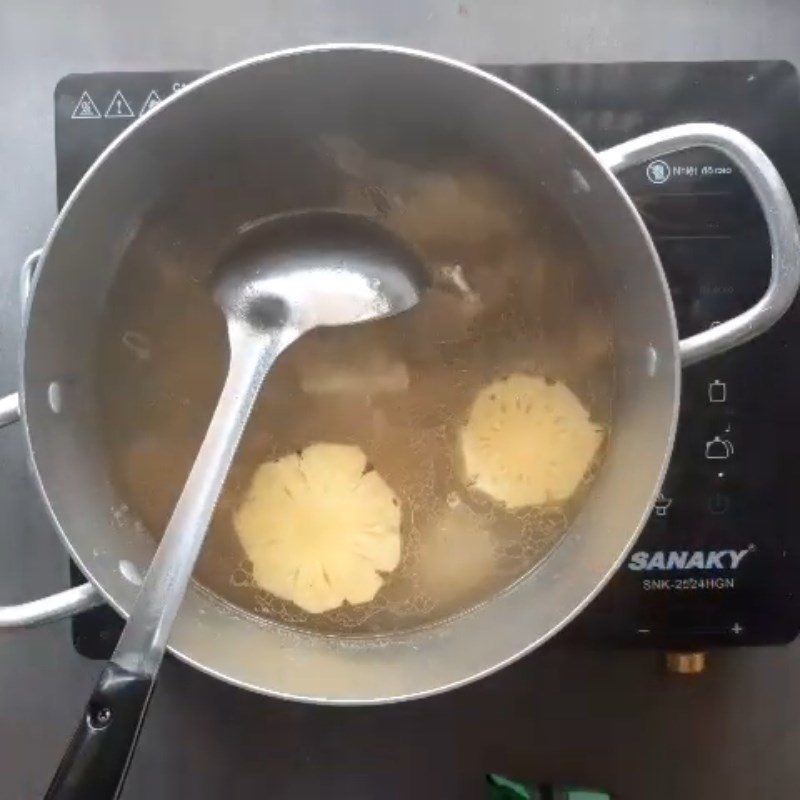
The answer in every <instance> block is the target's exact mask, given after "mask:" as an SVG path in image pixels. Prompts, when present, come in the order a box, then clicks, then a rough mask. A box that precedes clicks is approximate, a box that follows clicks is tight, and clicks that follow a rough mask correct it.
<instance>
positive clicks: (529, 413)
mask: <svg viewBox="0 0 800 800" xmlns="http://www.w3.org/2000/svg"><path fill="white" fill-rule="evenodd" d="M602 440H603V428H602V427H601V426H599V425H597V424H596V423H594V422H593V421H592V420H591V418H590V416H589V412H588V411H587V409H586V408H585V407H584V406H583V404H582V403H581V401H580V400H579V399H578V398H577V397H576V396H575V394H574V393H573V392H572V391H571V390H570V389H569V387H567V386H566V385H565V384H563V383H559V382H549V381H547V380H546V379H545V378H542V377H539V376H535V375H525V374H522V373H514V374H513V375H509V376H508V377H506V378H503V379H501V380H497V381H495V382H494V383H491V384H489V385H488V386H485V387H484V388H483V389H481V391H480V392H479V393H478V395H477V397H476V398H475V401H474V402H473V404H472V407H471V409H470V412H469V416H468V419H467V422H466V425H465V426H464V427H463V428H462V429H461V431H460V442H459V444H460V452H461V458H462V466H463V469H464V474H465V480H466V483H467V485H468V486H470V487H472V488H474V489H477V490H479V491H481V492H483V493H484V494H486V495H488V496H489V497H491V498H492V499H494V500H496V501H497V502H499V503H502V504H503V505H504V506H506V507H507V508H510V509H515V508H524V507H525V506H540V505H545V504H547V503H558V502H563V501H564V500H567V499H568V498H569V497H570V496H571V495H572V494H573V493H574V492H575V490H576V489H577V488H578V486H579V484H580V483H581V481H582V480H583V478H584V476H585V475H586V473H587V471H588V470H589V467H590V465H591V464H592V462H593V460H594V458H595V456H596V455H597V451H598V449H599V447H600V444H601V442H602Z"/></svg>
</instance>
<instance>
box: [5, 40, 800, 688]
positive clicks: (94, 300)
mask: <svg viewBox="0 0 800 800" xmlns="http://www.w3.org/2000/svg"><path fill="white" fill-rule="evenodd" d="M378 125H379V126H380V128H381V130H382V131H383V132H385V131H386V130H391V131H393V135H394V136H396V137H404V140H407V141H412V142H423V143H424V142H426V141H428V140H429V139H436V138H438V139H440V140H441V139H442V138H443V137H445V138H446V137H447V136H452V137H458V139H459V141H460V142H461V143H462V144H464V143H465V142H466V143H467V144H468V145H473V146H474V147H476V148H477V147H480V148H482V149H484V150H486V151H491V152H492V153H494V154H495V155H497V154H499V155H501V156H502V162H503V167H504V168H505V169H507V170H513V172H514V174H515V175H516V176H517V177H518V178H519V179H521V180H522V181H523V182H530V184H531V185H536V186H541V185H544V186H546V189H547V192H548V193H549V194H550V195H551V196H552V197H553V199H554V202H558V203H560V204H561V205H562V207H565V208H567V209H569V213H570V214H571V216H572V219H573V220H574V221H575V222H576V224H578V225H579V226H580V228H581V229H582V231H583V232H584V235H585V236H586V237H587V239H588V240H589V244H590V245H591V247H592V249H593V251H594V252H596V253H601V254H602V259H600V263H601V266H602V267H603V270H604V274H603V276H602V277H603V280H604V282H605V284H606V286H607V287H608V290H609V293H610V296H611V298H612V303H613V309H612V311H613V320H614V334H615V348H616V358H617V377H616V387H615V398H614V408H615V411H614V415H615V417H614V427H613V435H612V438H611V441H610V443H609V451H608V455H607V459H606V462H605V464H604V466H603V468H602V470H601V472H600V474H599V476H598V478H597V480H596V483H595V484H594V486H593V489H592V492H591V493H590V496H589V497H588V499H587V501H586V503H585V506H584V507H583V509H582V511H581V513H580V515H579V516H578V518H577V519H576V521H575V522H574V524H573V525H572V526H571V528H570V530H569V531H568V533H567V535H566V536H565V537H564V539H563V540H562V541H561V543H560V544H559V545H558V547H557V548H556V549H555V550H554V552H553V553H552V554H551V555H550V556H549V557H548V558H547V559H546V560H545V561H544V562H543V563H542V564H541V565H540V566H539V567H538V568H537V569H536V570H535V571H534V572H533V573H532V574H531V575H530V576H529V577H527V578H526V579H525V580H524V581H522V582H520V583H519V584H518V585H516V586H515V587H514V588H513V589H512V590H510V591H508V592H506V593H504V594H502V595H500V596H499V597H497V598H495V599H494V600H493V601H492V602H490V603H488V604H486V605H484V606H482V607H479V608H477V609H475V610H473V611H472V612H470V613H468V614H466V615H464V616H462V617H460V618H457V619H454V620H452V621H450V622H448V623H446V624H443V625H440V626H438V627H436V628H434V629H431V630H426V631H420V632H415V633H411V634H406V635H402V636H396V637H387V638H384V639H381V640H371V641H356V640H336V639H333V638H328V637H321V636H314V635H310V634H302V633H297V632H292V631H290V630H287V629H284V628H280V627H277V626H271V625H266V624H258V623H256V622H254V621H253V620H252V619H251V618H249V617H246V616H245V615H239V614H237V613H235V612H232V610H231V609H230V608H226V607H223V606H221V605H220V604H218V603H217V602H215V601H214V600H213V599H212V598H211V597H210V596H209V595H208V594H206V593H203V592H201V591H198V590H194V591H192V592H191V593H190V595H189V596H188V597H187V599H186V602H185V604H184V607H183V609H182V612H181V615H180V618H179V620H178V624H177V626H176V629H175V631H174V635H173V637H172V646H171V649H172V651H173V652H174V653H175V655H177V656H178V657H180V658H181V659H183V660H185V661H187V662H188V663H191V664H193V665H195V666H196V667H198V668H199V669H201V670H203V671H205V672H207V673H208V674H210V675H213V676H215V677H218V678H220V679H222V680H225V681H228V682H229V683H232V684H234V685H237V686H241V687H244V688H247V689H251V690H253V691H256V692H264V693H268V694H272V695H277V696H281V697H287V698H295V699H302V700H311V701H318V702H327V703H380V702H387V701H392V700H400V699H405V698H412V697H420V696H424V695H428V694H432V693H435V692H440V691H443V690H445V689H448V688H452V687H455V686H458V685H460V684H464V683H466V682H468V681H471V680H475V679H476V678H478V677H480V676H482V675H485V674H487V673H490V672H492V671H493V670H496V669H499V668H500V667H501V666H503V665H505V664H507V663H509V662H510V661H513V660H514V659H516V658H519V657H520V656H521V655H523V654H525V653H527V652H529V651H530V650H532V649H533V648H534V647H536V646H537V645H539V644H541V643H542V642H543V641H545V640H546V639H547V638H549V637H550V636H552V635H553V634H554V633H555V632H556V631H558V630H559V629H560V628H561V627H562V626H563V625H565V624H566V623H567V622H568V621H569V620H570V619H571V618H572V617H573V616H575V614H577V613H578V612H579V611H580V609H581V608H583V606H585V605H586V603H588V602H589V600H590V599H591V598H592V597H593V596H594V595H595V594H596V592H597V591H598V590H599V589H600V588H601V587H602V586H603V584H604V583H605V582H606V580H607V579H608V578H609V576H610V575H611V574H612V573H613V572H614V570H615V569H616V567H617V566H618V565H619V564H620V562H621V561H622V559H623V558H624V556H625V554H626V553H627V551H628V549H629V547H630V546H631V544H632V543H633V541H634V540H635V538H636V536H637V534H638V532H639V530H640V528H641V527H642V524H643V523H644V521H645V520H646V518H647V516H648V514H649V513H650V509H651V506H652V504H653V502H654V500H655V497H656V495H657V492H658V489H659V486H660V483H661V481H662V478H663V475H664V470H665V467H666V464H667V461H668V459H669V456H670V452H671V448H672V442H673V436H674V432H675V424H676V417H677V410H678V400H679V395H680V369H681V365H682V364H689V363H692V362H695V361H699V360H701V359H704V358H708V357H709V356H712V355H714V354H716V353H720V352H722V351H724V350H727V349H729V348H731V347H735V346H737V345H739V344H742V343H743V342H745V341H747V340H748V339H751V338H752V337H754V336H757V335H758V334H759V333H761V332H763V331H765V330H766V329H767V328H769V327H770V326H771V325H772V324H773V323H774V322H775V321H776V320H777V319H778V318H779V317H780V316H781V315H782V314H783V313H784V311H785V310H786V309H787V307H788V306H789V305H790V303H791V302H792V300H793V298H794V296H795V293H796V291H797V287H798V282H799V281H800V260H799V256H800V241H799V239H798V225H797V219H796V215H795V211H794V207H793V205H792V201H791V198H790V197H789V194H788V192H787V190H786V187H785V186H784V184H783V182H782V180H781V178H780V176H779V175H778V173H777V172H776V170H775V168H774V167H773V165H772V164H771V162H770V161H769V160H768V158H767V157H766V156H765V155H764V153H763V152H762V151H761V150H760V149H759V148H758V147H757V146H756V145H755V144H754V143H753V142H751V141H750V140H749V139H747V138H746V137H745V136H743V135H742V134H740V133H738V132H736V131H734V130H731V129H729V128H725V127H722V126H719V125H712V124H690V125H681V126H678V127H675V128H670V129H667V130H663V131H659V132H656V133H652V134H649V135H646V136H642V137H640V138H638V139H635V140H633V141H630V142H627V143H624V144H621V145H618V146H617V147H613V148H611V149H610V150H607V151H605V152H601V153H595V152H593V151H592V150H591V149H590V148H589V147H588V146H587V145H586V143H585V142H584V141H583V140H582V139H581V138H580V137H579V136H578V135H577V134H576V133H575V132H574V131H573V130H572V129H571V128H570V127H569V126H567V125H566V124H565V123H564V122H562V121H561V120H560V119H559V118H558V117H556V116H555V115H554V114H552V113H551V112H550V111H548V110H547V109H546V108H544V107H543V106H542V105H540V104H539V103H537V102H536V101H535V100H533V99H531V98H530V97H528V96H526V95H525V94H523V93H522V92H520V91H519V90H518V89H515V88H514V87H512V86H510V85H508V84H506V83H504V82H503V81H501V80H498V79H497V78H495V77H492V76H490V75H488V74H485V73H483V72H481V71H480V70H477V69H474V68H473V67H470V66H467V65H464V64H460V63H457V62H454V61H451V60H449V59H446V58H442V57H438V56H434V55H429V54H426V53H421V52H415V51H411V50H405V49H401V48H394V47H383V46H373V45H367V46H360V45H359V46H354V45H344V46H330V45H325V46H320V47H310V48H302V49H298V50H291V51H285V52H281V53H275V54H270V55H266V56H263V57H259V58H255V59H253V60H250V61H247V62H243V63H241V64H237V65H234V66H232V67H229V68H227V69H224V70H221V71H219V72H216V73H213V74H211V75H209V76H208V77H206V78H204V79H202V80H200V81H198V82H197V83H195V84H192V85H191V86H190V87H188V88H187V89H186V90H184V91H182V92H180V93H178V94H177V95H175V96H174V97H172V98H170V99H169V100H167V101H166V102H164V103H163V104H162V105H160V106H159V107H158V108H157V109H156V110H155V111H154V112H153V113H151V114H149V115H148V116H147V117H146V118H144V119H142V120H140V121H138V122H136V123H135V124H134V125H132V126H131V127H130V128H129V129H128V130H127V131H126V132H125V133H123V134H122V135H121V136H120V137H119V138H118V139H117V140H116V141H115V142H114V143H113V144H112V145H111V147H109V149H108V150H107V151H106V152H105V153H104V154H103V155H102V156H101V157H100V159H99V160H98V161H97V163H96V164H95V165H94V166H93V167H92V168H91V170H90V171H89V173H88V174H87V175H86V177H85V178H84V179H83V180H82V181H81V183H80V184H79V186H78V187H77V188H76V190H75V192H74V193H73V195H72V197H71V198H70V199H69V201H68V202H67V204H66V206H65V207H64V209H63V211H62V212H61V214H60V215H59V217H58V219H57V220H56V223H55V225H54V227H53V229H52V232H51V233H50V236H49V238H48V240H47V242H46V244H45V246H44V249H43V250H42V252H41V256H40V257H39V258H38V269H36V270H35V272H36V274H35V277H34V278H33V282H32V286H31V289H30V297H29V299H28V301H27V309H26V315H25V336H24V344H23V348H22V354H21V357H22V374H21V388H20V393H19V395H13V396H11V397H8V398H5V399H4V400H2V401H0V422H2V423H4V424H7V423H9V422H13V421H16V420H17V419H21V420H22V424H23V429H24V431H25V434H26V436H27V437H28V445H29V449H30V455H31V460H32V463H33V471H34V475H35V479H36V481H37V483H38V485H39V489H40V490H41V493H42V497H43V498H44V501H45V503H46V504H47V507H48V508H49V510H50V513H51V515H52V519H53V522H54V524H55V527H56V529H57V531H58V532H59V535H60V536H61V538H62V540H63V542H64V545H65V546H66V547H67V549H68V550H69V552H70V554H71V555H72V557H73V558H74V559H75V561H76V562H77V564H78V565H79V566H80V568H81V570H82V571H83V572H84V574H85V575H86V576H87V578H88V580H89V582H88V583H87V584H86V585H85V586H83V587H79V588H77V589H71V590H69V591H66V592H63V593H61V594H57V595H54V596H52V597H49V598H45V599H42V600H37V601H34V602H32V603H29V604H26V605H23V606H17V607H12V608H5V609H0V625H2V626H6V627H9V626H27V625H33V624H37V623H41V622H45V621H48V620H52V619H57V618H59V617H63V616H65V615H69V614H72V613H75V612H76V611H79V610H81V609H84V608H88V607H90V606H92V605H94V604H96V603H98V602H100V601H101V600H102V599H105V600H107V601H108V602H110V603H111V604H112V605H113V606H114V607H115V608H116V609H117V610H118V611H120V612H121V613H122V614H126V612H127V611H128V610H129V609H130V607H131V604H132V602H133V599H134V597H135V594H136V591H137V586H136V580H135V576H136V574H137V572H138V573H141V572H142V571H144V570H145V569H146V568H147V564H148V561H149V559H150V558H151V557H152V554H153V551H154V545H153V542H152V541H151V540H150V539H149V538H148V537H147V536H144V535H142V534H141V533H139V532H137V530H136V529H135V527H134V526H132V525H131V524H129V523H128V522H127V521H126V520H125V519H124V518H121V517H120V515H119V514H118V513H117V514H115V510H117V511H118V504H119V500H118V498H117V497H116V495H115V493H114V490H113V488H112V486H111V484H110V481H109V478H108V475H107V474H106V470H105V468H104V462H103V459H102V458H101V456H100V444H99V441H98V425H97V420H96V413H97V410H96V408H95V400H94V391H93V375H92V365H93V348H94V343H95V339H96V336H97V332H98V320H99V316H100V313H101V310H102V308H103V304H104V298H105V296H106V292H107V290H108V288H109V285H110V283H111V281H112V279H113V277H114V274H115V270H116V268H117V266H118V264H119V262H120V258H121V255H122V253H123V252H124V250H125V248H126V246H127V243H128V242H129V241H130V240H131V238H132V237H133V236H135V235H136V232H137V230H138V228H139V226H140V225H141V224H142V220H143V219H145V218H146V217H147V215H148V213H149V212H150V211H151V210H152V209H153V208H154V207H155V206H156V204H157V202H158V201H159V198H161V197H162V196H163V194H164V192H165V190H166V189H168V188H169V187H171V186H174V185H176V184H177V183H180V182H183V184H185V185H191V182H192V180H193V173H194V166H195V165H196V164H198V163H201V162H203V160H208V159H210V158H218V157H220V153H224V154H225V158H227V159H228V162H227V163H226V165H225V166H226V167H228V168H229V169H230V170H231V171H232V172H233V173H234V174H235V173H237V172H240V173H241V172H242V171H243V170H246V169H247V167H248V164H252V163H254V161H253V160H254V159H257V160H259V163H260V164H262V165H263V164H266V165H267V167H268V168H269V169H274V172H275V174H276V175H280V176H281V178H282V180H283V182H282V183H281V184H280V186H279V187H278V186H277V184H276V189H278V188H279V189H280V191H277V192H276V193H272V192H270V193H269V195H268V196H269V198H270V199H269V201H268V202H270V203H272V204H273V206H274V209H273V208H270V209H269V210H270V211H272V210H280V208H281V206H282V205H283V206H284V207H287V208H288V207H298V206H303V205H307V206H314V205H319V204H320V196H319V192H320V189H319V186H318V185H317V184H316V183H315V181H314V180H313V179H311V178H309V175H308V166H307V164H304V163H302V161H301V160H300V157H299V156H298V155H297V154H298V153H302V152H303V148H302V146H300V145H302V144H304V143H308V142H312V143H313V141H314V140H315V139H316V138H317V137H319V136H321V135H323V134H325V133H327V132H329V131H330V130H337V131H341V130H343V129H344V130H347V132H348V133H349V134H350V135H351V136H352V137H354V138H355V139H356V140H358V139H359V137H360V136H361V135H362V133H364V132H368V131H369V129H370V127H371V126H372V127H374V126H378ZM233 132H235V133H236V147H235V148H230V147H228V148H227V149H226V142H229V141H230V137H231V135H232V134H233ZM289 143H293V145H292V146H289ZM294 145H298V146H294ZM695 146H708V147H712V148H715V149H717V150H720V151H721V152H723V153H724V154H725V155H727V156H728V157H730V158H731V159H732V160H733V161H734V162H735V163H736V165H737V166H738V168H739V169H740V170H741V172H742V173H743V174H744V176H745V177H746V178H747V179H748V181H749V182H750V184H751V186H752V188H753V190H754V192H755V194H756V197H757V198H758V200H759V202H760V203H761V207H762V209H763V212H764V215H765V217H766V220H767V224H768V228H769V235H770V240H771V244H772V275H771V280H770V283H769V287H768V289H767V291H766V293H765V295H764V296H763V297H762V298H761V300H760V301H759V302H758V303H757V304H756V305H755V306H753V307H752V308H751V309H749V310H748V311H746V312H745V313H743V314H741V315H740V316H738V317H736V318H734V319H731V320H728V321H726V322H723V323H721V324H719V325H718V326H716V327H713V328H711V329H709V330H707V331H705V332H703V333H700V334H698V335H696V336H692V337H690V338H689V339H686V340H683V341H679V340H678V336H677V330H676V326H675V317H674V313H673V308H672V303H671V300H670V296H669V292H668V288H667V285H666V282H665V278H664V273H663V271H662V269H661V265H660V263H659V259H658V256H657V254H656V251H655V249H654V247H653V243H652V241H651V239H650V237H649V235H648V233H647V231H646V229H645V227H644V225H643V223H642V220H641V218H640V217H639V215H638V213H637V212H636V210H635V208H634V206H633V204H632V203H631V200H630V198H629V197H628V196H627V195H626V194H625V192H624V191H623V189H622V187H621V186H620V184H619V183H618V182H617V180H616V179H615V177H614V173H616V172H619V171H620V170H622V169H624V168H625V167H628V166H630V165H633V164H636V163H639V162H641V161H645V160H649V159H652V158H655V157H658V156H664V155H666V154H668V153H671V152H674V151H676V150H680V149H683V148H689V147H695ZM287 176H288V177H289V178H291V177H292V176H296V178H297V179H296V180H295V181H289V182H288V183H287V182H286V178H287ZM36 261H37V258H36V256H34V257H32V258H31V259H30V260H29V262H28V263H27V264H26V267H25V270H24V277H23V282H24V283H26V284H27V283H28V281H29V280H30V277H31V275H32V273H33V271H34V266H35V262H36ZM25 293H26V294H27V289H26V290H25Z"/></svg>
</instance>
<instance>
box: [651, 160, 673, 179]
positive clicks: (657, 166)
mask: <svg viewBox="0 0 800 800" xmlns="http://www.w3.org/2000/svg"><path fill="white" fill-rule="evenodd" d="M670 175H672V170H671V169H670V166H669V164H667V162H666V161H662V160H661V159H658V160H657V161H651V162H650V163H649V164H648V165H647V180H649V181H650V183H655V184H659V183H666V182H667V181H668V180H669V176H670Z"/></svg>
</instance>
